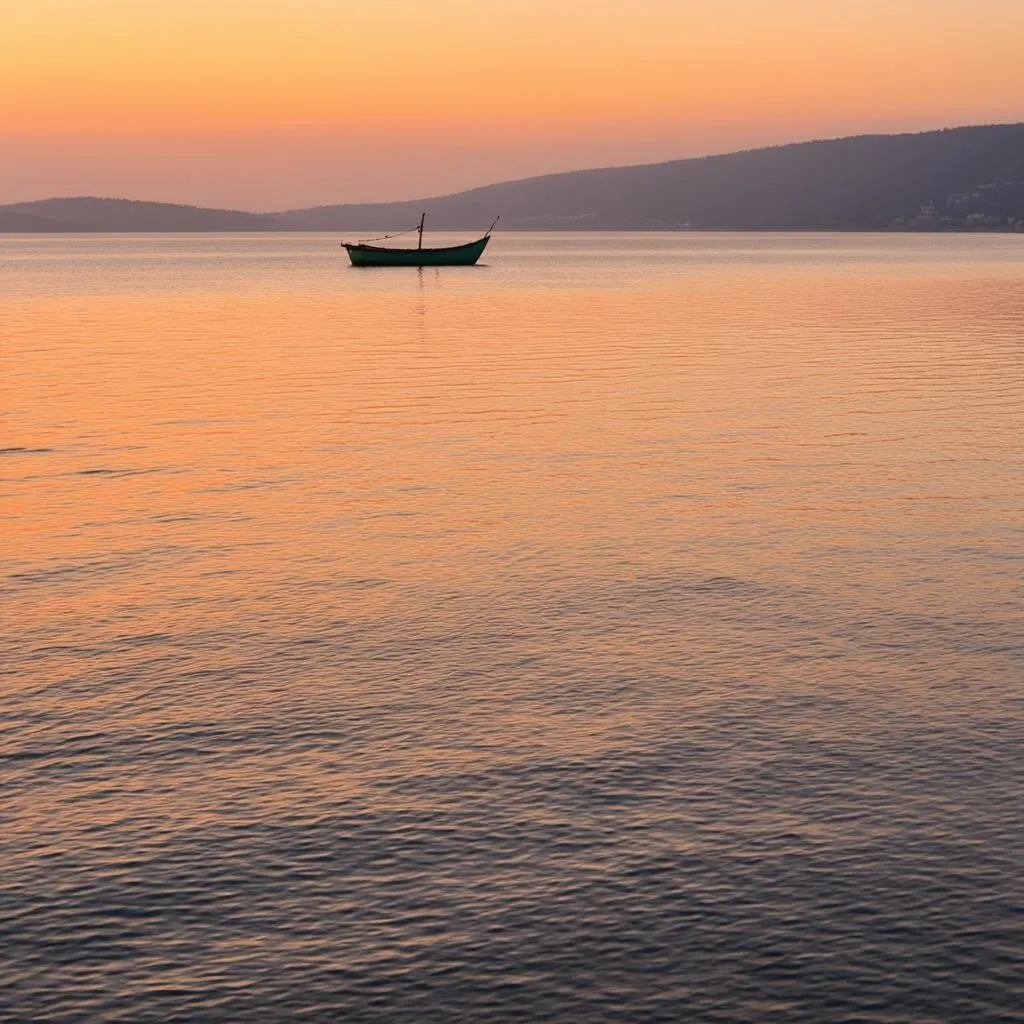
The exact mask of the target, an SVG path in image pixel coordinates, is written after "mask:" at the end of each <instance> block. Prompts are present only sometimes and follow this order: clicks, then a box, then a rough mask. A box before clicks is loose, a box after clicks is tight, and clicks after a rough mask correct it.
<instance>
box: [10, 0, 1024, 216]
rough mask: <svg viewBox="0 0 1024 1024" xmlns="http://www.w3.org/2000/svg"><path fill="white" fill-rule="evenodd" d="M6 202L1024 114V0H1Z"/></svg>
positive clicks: (398, 194) (353, 179)
mask: <svg viewBox="0 0 1024 1024" xmlns="http://www.w3.org/2000/svg"><path fill="white" fill-rule="evenodd" d="M0 25H2V30H0V203H8V202H18V201H24V200H29V199H39V198H44V197H48V196H54V195H105V196H119V197H125V198H133V199H153V200H161V201H166V202H187V203H195V204H198V205H208V206H225V207H233V208H237V209H250V210H279V209H287V208H296V207H304V206H312V205H317V204H321V203H337V202H364V201H374V200H388V199H405V198H417V197H422V196H430V195H437V194H442V193H446V192H453V191H459V190H461V189H463V188H469V187H472V186H474V185H483V184H488V183H491V182H494V181H501V180H507V179H512V178H519V177H526V176H528V175H531V174H540V173H547V172H549V171H559V170H572V169H578V168H583V167H593V166H607V165H618V164H632V163H644V162H651V161H655V160H670V159H675V158H680V157H687V156H699V155H704V154H708V153H719V152H728V151H732V150H736V149H745V148H751V147H756V146H761V145H773V144H777V143H784V142H795V141H802V140H806V139H813V138H831V137H835V136H841V135H853V134H860V133H864V132H898V131H922V130H927V129H930V128H939V127H948V126H954V125H963V124H981V123H996V122H1008V121H1020V120H1024V57H1022V53H1024V0H0Z"/></svg>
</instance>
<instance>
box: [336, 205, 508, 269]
mask: <svg viewBox="0 0 1024 1024" xmlns="http://www.w3.org/2000/svg"><path fill="white" fill-rule="evenodd" d="M426 219H427V215H426V214H423V216H422V217H420V223H419V227H418V228H409V230H408V231H400V232H398V233H397V234H394V235H384V237H383V238H375V239H367V240H365V241H359V242H342V243H341V245H342V248H344V249H345V250H346V251H347V252H348V256H349V259H350V260H352V266H354V267H471V266H473V265H474V264H475V263H476V261H477V260H478V259H480V256H481V255H482V254H483V251H484V249H486V248H487V243H488V242H489V241H490V240H491V232H492V231H493V230H494V224H497V223H498V220H499V219H500V218H495V220H494V224H492V225H491V226H490V227H489V228H488V229H487V233H486V234H485V235H484V236H483V238H478V239H477V240H476V241H475V242H464V243H463V244H462V245H448V246H445V247H444V248H441V249H424V248H423V225H424V223H425V222H426ZM411 231H418V232H419V245H418V246H417V247H416V248H415V249H396V248H393V247H391V246H386V245H370V244H368V243H369V242H370V241H375V242H380V241H383V240H384V239H386V238H397V237H398V236H399V235H405V234H408V233H409V232H411Z"/></svg>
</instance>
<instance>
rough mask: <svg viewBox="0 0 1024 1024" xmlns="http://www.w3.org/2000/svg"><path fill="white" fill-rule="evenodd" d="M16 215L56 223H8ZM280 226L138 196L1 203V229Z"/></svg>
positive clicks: (261, 219)
mask: <svg viewBox="0 0 1024 1024" xmlns="http://www.w3.org/2000/svg"><path fill="white" fill-rule="evenodd" d="M12 216H13V217H14V218H22V217H28V218H31V219H32V220H39V221H42V222H43V223H48V224H53V225H55V227H51V228H42V227H39V228H32V227H25V228H18V227H5V226H4V225H5V223H6V218H8V217H12ZM12 223H16V221H12ZM275 226H276V225H275V223H274V221H273V218H272V217H268V216H267V215H265V214H258V213H243V212H242V211H240V210H209V209H204V208H203V207H199V206H178V205H176V204H174V203H147V202H141V201H138V200H134V199H96V198H94V197H92V196H78V197H75V198H73V199H39V200H36V201H35V202H29V203H12V204H11V205H10V206H0V231H22V230H24V231H33V230H36V231H43V230H50V231H266V230H268V229H269V230H272V229H273V228H274V227H275Z"/></svg>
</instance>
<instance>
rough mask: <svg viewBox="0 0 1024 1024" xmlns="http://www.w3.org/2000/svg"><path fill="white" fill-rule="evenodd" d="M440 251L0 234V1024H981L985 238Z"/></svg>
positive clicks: (991, 366)
mask: <svg viewBox="0 0 1024 1024" xmlns="http://www.w3.org/2000/svg"><path fill="white" fill-rule="evenodd" d="M486 262H487V265H486V266H480V267H477V268H466V269H429V270H425V271H422V272H417V271H415V270H377V271H373V270H370V271H366V270H364V271H359V270H354V269H352V268H350V267H349V266H348V265H347V260H346V259H345V255H344V253H343V252H342V250H340V249H339V248H338V247H337V239H335V238H333V237H331V236H327V235H263V236H259V235H234V236H231V235H222V236H184V235H177V236H175V235H168V236H141V237H140V236H136V237H132V236H41V237H27V236H25V237H12V236H7V237H4V238H3V239H2V241H0V285H2V290H0V345H2V351H0V355H2V363H0V365H2V378H0V381H2V382H0V389H2V391H0V407H2V412H3V425H2V431H3V433H2V437H0V449H2V452H0V472H2V476H3V483H2V487H0V508H2V536H3V545H2V552H0V583H2V588H0V598H2V601H3V639H2V644H0V673H2V674H0V693H2V702H0V730H2V731H0V1019H2V1020H4V1021H17V1022H30V1021H31V1022H44V1021H45V1022H62V1024H63V1022H67V1024H72V1022H75V1024H77V1022H108V1021H123V1022H128V1024H150V1022H169V1021H182V1022H185V1021H187V1022H200V1024H202V1022H224V1024H227V1022H278V1021H280V1022H290V1021H315V1022H321V1021H323V1022H356V1024H358V1022H364V1021H365V1022H378V1021H380V1022H383V1021H387V1022H395V1024H413V1022H451V1021H469V1022H480V1024H490V1022H501V1024H514V1022H553V1024H627V1022H636V1024H649V1022H659V1021H665V1022H688V1021H695V1022H729V1024H733V1022H736V1024H739V1022H762V1021H763V1022H794V1024H796V1022H800V1024H807V1022H811V1024H821V1022H839V1021H842V1022H878V1024H894V1022H903V1024H936V1022H941V1024H949V1022H964V1024H983V1022H992V1021H1007V1020H1011V1019H1015V1020H1019V1019H1020V1018H1019V1017H1016V1016H1015V1014H1017V1013H1018V1012H1019V1011H1020V1005H1021V1004H1020V1002H1019V1001H1018V1000H1019V998H1020V989H1019V987H1018V985H1017V982H1018V981H1019V975H1018V973H1017V970H1018V967H1019V960H1018V958H1017V955H1018V953H1019V946H1018V945H1017V940H1019V938H1020V935H1019V932H1016V931H1015V929H1014V924H1015V920H1016V921H1019V918H1016V919H1015V918H1014V913H1013V912H1014V906H1015V903H1017V902H1018V901H1017V897H1019V896H1020V889H1019V883H1018V881H1017V879H1018V874H1017V869H1018V868H1019V865H1020V859H1021V853H1022V844H1021V833H1020V830H1019V826H1020V811H1021V804H1020V802H1019V797H1020V793H1021V786H1022V782H1024V777H1022V772H1021V767H1022V765H1021V750H1022V747H1021V740H1022V728H1021V717H1020V708H1019V706H1018V707H1016V708H1015V706H1014V702H1015V700H1016V699H1017V698H1018V697H1019V696H1020V694H1021V690H1022V682H1024V625H1022V613H1024V587H1022V576H1024V237H1022V236H1017V237H1011V236H997V235H971V236H921V235H918V236H910V235H889V236H882V235H845V236H844V235H771V234H764V235H745V234H728V235H725V234H722V235H715V234H693V235H672V234H656V235H655V234H651V235H641V234H636V235H631V234H616V235H595V234H577V235H572V234H568V235H567V234H561V235H542V234H511V233H510V234H505V235H500V234H499V235H498V236H496V237H495V239H494V241H493V243H492V246H491V249H490V250H489V251H488V253H487V254H486ZM1015 716H1016V717H1015Z"/></svg>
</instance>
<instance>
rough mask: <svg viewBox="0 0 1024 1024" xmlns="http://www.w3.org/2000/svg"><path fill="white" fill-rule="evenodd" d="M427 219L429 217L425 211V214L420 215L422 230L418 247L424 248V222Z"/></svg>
mask: <svg viewBox="0 0 1024 1024" xmlns="http://www.w3.org/2000/svg"><path fill="white" fill-rule="evenodd" d="M426 219H427V215H426V213H424V214H423V216H422V217H420V227H419V231H420V244H419V245H418V246H416V248H417V249H422V248H423V222H424V221H425V220H426ZM406 223H408V222H406Z"/></svg>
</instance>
